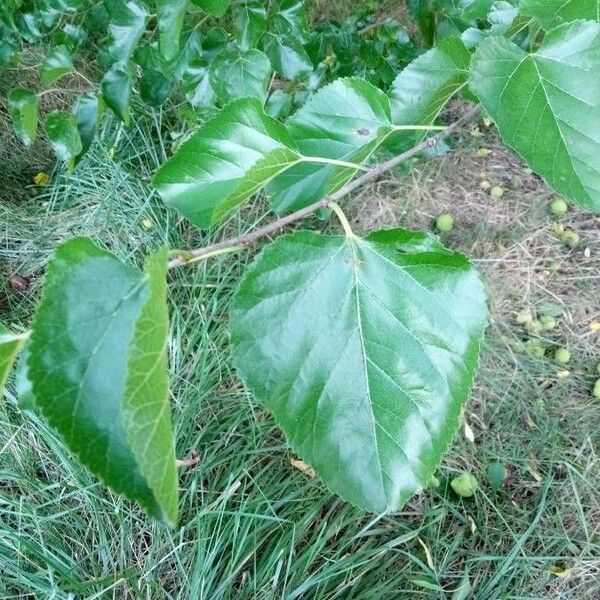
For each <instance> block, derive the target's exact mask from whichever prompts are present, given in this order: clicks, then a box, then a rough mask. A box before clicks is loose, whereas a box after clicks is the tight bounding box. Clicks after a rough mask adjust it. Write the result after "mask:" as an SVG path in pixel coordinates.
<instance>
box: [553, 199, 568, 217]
mask: <svg viewBox="0 0 600 600" xmlns="http://www.w3.org/2000/svg"><path fill="white" fill-rule="evenodd" d="M567 210H568V207H567V203H566V202H565V201H564V200H561V199H560V198H558V199H556V200H554V202H552V204H550V212H551V213H552V214H553V215H554V216H555V217H562V216H563V215H565V214H566V212H567Z"/></svg>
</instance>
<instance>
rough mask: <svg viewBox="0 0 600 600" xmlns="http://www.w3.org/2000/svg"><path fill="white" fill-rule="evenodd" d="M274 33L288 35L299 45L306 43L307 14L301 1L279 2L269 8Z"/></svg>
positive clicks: (288, 0)
mask: <svg viewBox="0 0 600 600" xmlns="http://www.w3.org/2000/svg"><path fill="white" fill-rule="evenodd" d="M271 14H272V15H273V24H274V28H275V32H276V33H284V34H289V35H291V36H292V37H294V38H296V39H297V40H298V41H299V42H300V43H301V44H304V43H305V42H307V41H308V31H309V26H308V12H307V10H306V6H305V4H304V2H302V1H301V0H279V2H274V3H273V6H272V8H271Z"/></svg>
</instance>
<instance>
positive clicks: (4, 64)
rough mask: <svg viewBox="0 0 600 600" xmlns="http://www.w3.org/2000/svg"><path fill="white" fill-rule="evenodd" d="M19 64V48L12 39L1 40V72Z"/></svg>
mask: <svg viewBox="0 0 600 600" xmlns="http://www.w3.org/2000/svg"><path fill="white" fill-rule="evenodd" d="M18 64H19V46H18V45H17V44H16V43H15V42H14V41H13V40H10V39H3V40H0V70H2V69H6V68H8V67H14V66H16V65H18Z"/></svg>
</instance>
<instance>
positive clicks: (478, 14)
mask: <svg viewBox="0 0 600 600" xmlns="http://www.w3.org/2000/svg"><path fill="white" fill-rule="evenodd" d="M494 2H495V0H459V2H458V7H459V8H460V10H461V17H462V18H463V19H465V21H477V20H478V19H485V18H486V17H487V16H488V14H489V12H490V10H491V9H492V5H493V4H494Z"/></svg>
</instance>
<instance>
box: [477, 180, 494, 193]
mask: <svg viewBox="0 0 600 600" xmlns="http://www.w3.org/2000/svg"><path fill="white" fill-rule="evenodd" d="M479 187H480V188H481V189H482V190H483V191H484V192H487V191H488V190H489V189H490V188H491V187H492V184H491V183H490V182H489V181H488V180H487V179H484V180H483V181H480V182H479Z"/></svg>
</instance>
